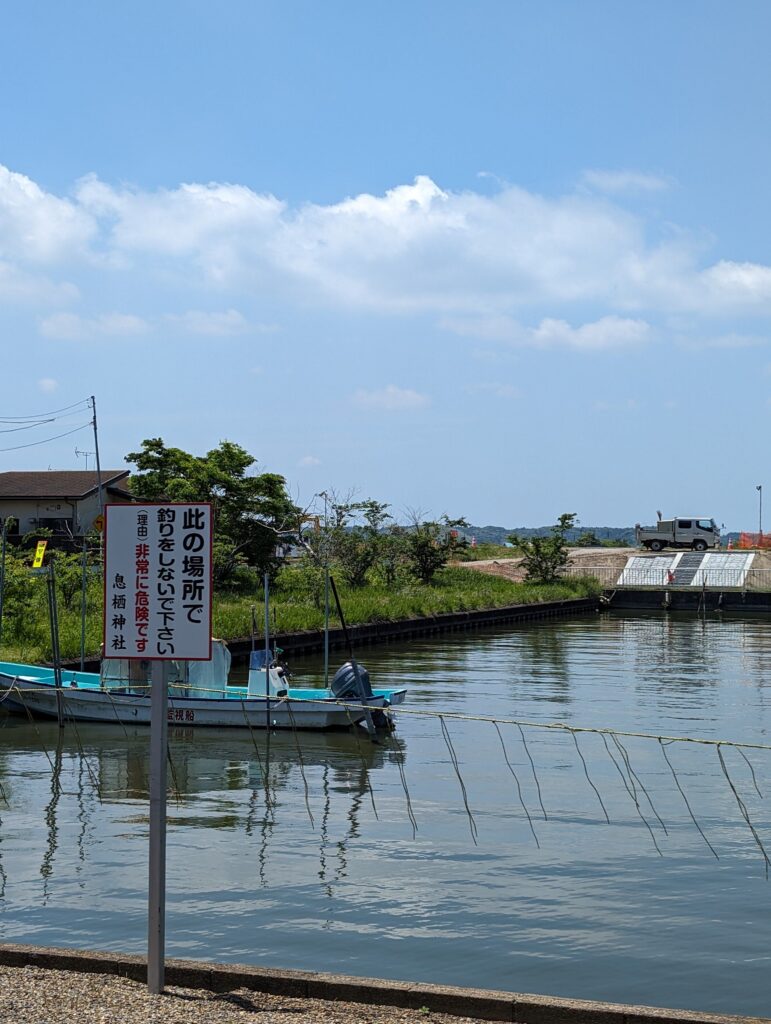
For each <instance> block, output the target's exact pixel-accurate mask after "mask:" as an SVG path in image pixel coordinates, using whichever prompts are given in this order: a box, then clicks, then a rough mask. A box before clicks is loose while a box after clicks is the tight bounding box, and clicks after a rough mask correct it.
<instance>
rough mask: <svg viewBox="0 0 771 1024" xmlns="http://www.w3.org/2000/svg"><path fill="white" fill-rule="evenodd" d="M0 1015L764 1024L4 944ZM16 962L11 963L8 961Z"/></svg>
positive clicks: (121, 1020) (451, 1023)
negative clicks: (149, 977) (152, 979)
mask: <svg viewBox="0 0 771 1024" xmlns="http://www.w3.org/2000/svg"><path fill="white" fill-rule="evenodd" d="M0 964H2V966H0V1019H2V1020H13V1021H17V1020H18V1021H22V1020H23V1021H24V1022H25V1024H135V1022H136V1024H140V1022H141V1024H144V1022H147V1021H149V1022H153V1024H154V1022H158V1024H161V1022H163V1024H197V1022H199V1021H200V1022H201V1024H241V1022H242V1021H244V1020H245V1019H247V1015H248V1014H255V1013H258V1014H260V1019H261V1020H262V1021H265V1022H266V1024H270V1022H276V1024H278V1022H279V1021H284V1020H285V1019H286V1015H287V1014H291V1015H292V1019H293V1020H295V1021H297V1024H354V1022H358V1024H362V1022H367V1024H397V1022H400V1024H418V1022H419V1021H426V1020H431V1021H434V1022H435V1024H462V1022H463V1021H466V1022H473V1021H480V1020H494V1021H517V1022H518V1024H573V1022H575V1024H743V1022H746V1024H759V1022H760V1021H761V1020H766V1018H759V1017H738V1016H730V1017H728V1016H721V1015H717V1014H710V1013H699V1012H697V1011H688V1010H667V1009H659V1008H657V1007H649V1006H629V1005H624V1004H619V1003H601V1002H590V1001H587V1000H580V999H559V998H554V997H550V996H539V995H530V994H522V993H515V992H505V991H498V990H486V989H470V988H460V987H455V986H445V985H424V984H415V983H404V982H392V981H382V980H380V979H377V978H356V977H351V976H348V975H339V974H338V975H336V974H318V973H315V972H305V971H281V970H271V969H266V968H260V967H250V966H247V965H233V966H223V965H220V964H211V963H207V962H202V961H198V962H196V961H180V960H171V961H168V962H167V967H166V978H167V988H166V991H165V992H164V994H163V995H159V996H152V995H150V994H149V993H148V992H147V988H146V986H145V984H144V979H145V974H146V965H145V961H144V959H143V958H142V957H138V956H126V955H121V954H111V953H91V952H82V953H81V952H78V951H75V950H66V949H45V948H37V947H34V946H4V947H0ZM7 964H12V965H14V966H5V965H7Z"/></svg>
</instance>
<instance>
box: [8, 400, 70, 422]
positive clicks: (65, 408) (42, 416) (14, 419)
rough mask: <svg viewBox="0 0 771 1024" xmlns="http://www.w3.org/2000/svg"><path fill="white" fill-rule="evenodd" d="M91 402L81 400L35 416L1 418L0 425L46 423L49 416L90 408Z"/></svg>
mask: <svg viewBox="0 0 771 1024" xmlns="http://www.w3.org/2000/svg"><path fill="white" fill-rule="evenodd" d="M88 404H89V400H88V399H87V398H81V400H80V401H79V402H73V404H72V405H65V406H62V408H61V409H50V410H49V411H48V412H41V413H38V414H37V415H35V416H0V423H25V422H27V421H29V420H40V421H45V419H46V417H47V416H58V415H59V413H62V412H69V411H70V410H72V409H77V408H79V407H80V406H82V405H85V406H88Z"/></svg>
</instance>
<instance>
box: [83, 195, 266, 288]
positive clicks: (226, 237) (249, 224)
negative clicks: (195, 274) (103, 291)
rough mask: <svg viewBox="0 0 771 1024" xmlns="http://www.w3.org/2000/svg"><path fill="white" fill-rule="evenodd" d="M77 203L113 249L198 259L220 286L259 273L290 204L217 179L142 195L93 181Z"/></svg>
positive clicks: (197, 262)
mask: <svg viewBox="0 0 771 1024" xmlns="http://www.w3.org/2000/svg"><path fill="white" fill-rule="evenodd" d="M77 198H78V201H79V203H80V204H81V206H82V207H83V209H84V210H86V211H87V212H88V214H89V215H90V216H93V217H95V218H98V219H100V221H101V222H102V224H103V227H104V229H105V232H106V235H107V240H108V246H109V247H110V248H112V249H114V250H117V251H118V252H123V253H152V254H154V255H158V256H166V257H171V258H175V259H178V260H179V259H182V258H185V257H191V258H192V259H193V260H194V262H195V263H196V264H197V265H198V266H199V267H200V268H201V269H202V270H203V271H204V273H205V275H206V276H207V277H209V278H210V279H211V280H213V281H216V282H226V281H227V280H229V279H231V278H233V277H234V276H237V275H239V274H240V273H241V272H254V271H255V270H256V269H257V268H258V267H259V265H260V264H261V263H263V262H264V260H265V257H264V245H265V242H266V241H267V240H269V239H270V238H271V237H273V236H274V235H275V234H276V232H278V231H279V230H280V228H281V215H282V213H283V212H284V209H285V204H284V203H282V202H281V201H280V200H278V199H276V198H275V196H271V195H258V194H257V193H255V192H252V191H251V189H249V188H246V187H245V186H243V185H228V184H218V183H216V182H212V183H210V184H208V185H198V184H189V185H180V186H179V188H177V189H160V190H159V191H157V192H142V191H141V190H139V189H127V188H123V189H114V188H112V187H111V186H109V185H107V184H105V183H103V182H101V181H99V179H98V178H96V177H94V176H90V177H87V178H84V179H83V180H82V181H81V182H80V184H79V187H78V190H77Z"/></svg>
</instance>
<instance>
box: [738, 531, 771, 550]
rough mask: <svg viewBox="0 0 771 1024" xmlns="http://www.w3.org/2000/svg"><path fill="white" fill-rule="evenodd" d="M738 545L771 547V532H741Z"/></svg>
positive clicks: (744, 546)
mask: <svg viewBox="0 0 771 1024" xmlns="http://www.w3.org/2000/svg"><path fill="white" fill-rule="evenodd" d="M738 547H740V548H745V549H746V548H769V549H771V533H740V534H739V544H738Z"/></svg>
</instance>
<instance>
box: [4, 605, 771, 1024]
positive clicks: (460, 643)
mask: <svg viewBox="0 0 771 1024" xmlns="http://www.w3.org/2000/svg"><path fill="white" fill-rule="evenodd" d="M770 647H771V637H770V636H769V628H768V625H767V624H766V623H765V622H763V621H757V620H756V621H740V620H727V621H720V620H719V619H713V620H708V621H706V622H701V621H698V620H695V619H693V618H678V617H676V616H670V617H667V618H663V617H655V616H654V617H647V618H646V617H615V616H612V615H605V616H598V617H596V618H593V617H587V618H580V619H575V620H573V621H570V622H556V623H543V624H534V625H527V626H522V627H518V628H516V629H509V630H506V631H491V632H484V633H475V634H467V635H462V636H455V637H452V638H449V639H447V638H445V639H441V640H427V641H423V642H416V643H412V644H410V645H409V646H405V647H401V646H399V647H397V646H390V647H383V648H375V649H371V650H367V651H366V652H364V656H363V661H364V663H365V664H366V666H367V668H368V669H369V670H370V673H371V674H372V677H373V680H375V681H376V682H377V684H378V685H389V686H390V685H402V684H404V685H407V686H408V687H409V698H408V704H407V705H406V706H405V709H406V710H407V709H419V710H421V711H432V712H436V713H437V714H438V713H439V712H447V713H450V712H453V713H460V714H464V715H468V716H474V715H484V716H493V717H497V718H500V719H517V720H524V721H526V722H530V723H549V722H561V723H565V724H566V725H569V726H573V727H579V726H586V727H596V726H600V727H613V728H615V729H619V730H624V731H627V732H650V733H653V734H655V735H657V736H658V735H662V734H665V735H669V736H694V737H704V738H713V739H726V740H737V741H739V740H740V741H745V742H755V743H761V744H762V743H771V737H769V727H771V688H770V687H769V679H768V675H767V672H766V667H767V664H768V656H769V648H770ZM293 667H294V669H295V678H296V679H298V681H299V679H300V677H302V678H303V679H309V678H311V677H313V676H316V677H318V674H319V671H320V664H319V661H318V659H304V660H302V661H298V662H296V663H295V665H294V666H293ZM444 723H445V726H446V730H447V734H446V735H445V734H444V733H443V730H442V722H441V721H440V719H439V718H438V717H437V716H436V715H430V716H423V715H421V716H410V715H409V714H407V713H403V714H401V715H400V716H399V718H398V729H397V732H396V734H395V737H394V740H393V743H386V744H384V745H380V746H372V745H371V744H370V743H369V742H368V741H367V740H366V738H365V737H363V736H362V738H361V739H360V740H359V739H358V738H356V737H352V736H348V735H334V736H314V735H310V734H308V735H302V736H301V737H299V751H298V744H297V742H296V741H295V738H294V737H293V736H291V735H283V734H281V735H276V734H274V735H273V737H272V738H271V742H270V751H269V752H268V751H267V750H266V743H265V736H264V735H260V734H257V733H256V734H255V735H254V737H252V736H250V735H249V733H248V732H245V731H244V732H242V731H240V730H238V731H232V732H220V731H217V732H215V731H205V730H201V731H195V732H194V731H192V730H184V729H174V730H170V739H171V750H172V762H173V766H174V771H173V779H172V782H173V785H174V788H175V790H176V794H177V795H176V797H175V796H172V797H171V799H170V802H169V835H168V900H169V904H168V918H167V951H168V954H169V955H174V956H185V957H195V958H201V959H212V960H219V961H231V962H245V963H258V964H263V965H268V966H275V967H293V968H302V969H312V970H325V971H340V972H345V973H350V974H358V975H367V976H377V977H384V978H398V979H409V980H419V981H431V982H439V983H442V982H445V983H453V984H461V985H474V986H483V987H492V988H502V989H509V990H516V991H525V992H540V993H549V994H554V995H565V996H575V997H583V998H591V999H609V1000H617V1001H623V1002H640V1003H648V1004H655V1005H662V1006H672V1007H692V1008H696V1009H701V1010H712V1011H723V1012H733V1013H750V1014H763V1015H765V1014H767V1013H768V1011H769V981H768V978H769V969H770V968H771V944H770V942H769V939H770V938H771V925H770V924H769V916H770V912H771V882H769V881H767V880H766V875H765V871H764V862H763V857H762V854H761V850H760V848H759V845H758V842H757V841H756V839H755V837H754V836H753V834H752V832H751V830H750V828H749V827H748V825H747V823H746V821H745V820H744V817H743V814H742V811H741V809H740V806H739V804H738V802H737V796H738V797H739V798H740V799H741V801H743V806H744V807H745V808H746V811H747V815H748V817H749V819H750V821H751V823H752V825H753V827H754V828H755V830H756V835H757V838H758V840H759V841H760V842H761V843H762V842H764V841H765V842H767V843H768V844H769V848H770V849H771V828H770V827H769V825H770V824H771V822H769V807H768V805H769V801H771V757H770V756H769V752H766V751H762V750H760V751H750V750H748V751H746V753H747V755H748V756H749V759H750V762H751V765H752V767H753V769H754V772H755V777H756V782H757V786H758V788H759V790H760V792H761V793H763V797H764V799H762V798H761V797H760V796H759V795H758V793H757V791H756V790H755V787H754V783H753V777H752V774H751V771H750V766H749V765H748V763H747V762H746V761H745V760H744V758H743V757H742V755H741V754H740V753H739V751H738V750H737V749H736V748H733V747H730V746H729V747H722V748H721V753H722V756H723V760H724V763H725V768H726V771H727V773H728V778H727V777H726V774H725V773H724V771H723V766H722V765H721V762H720V758H719V756H718V753H717V749H716V748H715V747H714V746H705V745H695V744H672V745H669V746H665V747H664V748H663V749H662V746H661V745H660V744H659V743H658V742H657V741H656V740H655V739H654V740H650V739H643V738H622V740H621V743H622V746H621V747H617V746H616V745H615V744H614V743H613V741H612V740H608V741H607V742H608V746H607V748H606V745H605V742H604V741H603V739H602V737H601V736H598V735H595V734H591V733H588V734H587V733H571V732H569V731H565V730H562V731H554V730H544V729H539V728H535V727H533V726H526V727H525V728H524V730H523V732H522V733H520V731H519V728H518V727H517V726H516V725H512V724H502V725H500V727H499V729H500V735H499V733H498V731H497V730H496V728H495V726H494V725H492V724H491V723H489V722H476V721H468V720H458V719H454V718H452V717H448V718H446V719H445V720H444ZM523 738H524V742H523ZM255 740H256V743H257V749H255V745H254V741H255ZM502 744H503V745H504V746H505V752H506V756H505V757H504V752H503V748H502ZM147 745H148V733H147V732H146V731H142V730H139V731H129V732H128V734H126V733H124V731H123V729H122V728H121V727H120V726H117V725H116V726H88V725H85V724H80V725H79V726H78V727H77V729H75V728H73V727H72V726H68V727H67V729H66V730H65V732H64V736H63V738H61V740H60V737H59V734H58V729H57V728H56V726H55V725H54V724H49V723H39V724H37V725H36V726H32V725H31V724H30V723H28V722H27V721H25V720H22V719H20V718H13V717H7V716H6V717H0V778H1V779H2V785H3V789H4V792H5V797H6V799H7V806H6V805H5V804H3V803H2V801H0V819H2V824H1V825H0V889H1V890H2V897H1V902H0V937H2V940H4V941H8V942H29V943H38V944H50V945H63V946H75V947H80V948H97V949H113V950H121V951H127V952H143V951H144V949H145V927H146V858H147V829H148V817H147V810H148V808H147V782H148V780H147V760H146V758H147ZM258 753H259V757H258ZM665 753H666V756H667V757H668V758H669V762H670V763H671V767H670V764H668V763H667V760H666V759H665V756H664V755H665ZM626 757H628V765H629V767H627V762H626V760H625V758H626ZM506 758H507V759H508V764H507V760H506ZM531 759H532V764H531ZM454 762H456V763H457V771H456V767H455V765H454ZM533 768H535V772H534V771H533ZM54 769H55V771H54ZM400 769H401V771H400ZM266 773H267V777H268V782H267V789H268V794H269V796H268V799H267V804H268V806H267V807H266ZM458 775H460V779H459V777H458ZM57 779H58V785H57V781H56V780H57ZM729 780H730V783H732V784H733V786H734V787H735V789H736V794H735V793H734V791H733V790H732V788H731V784H730V783H729ZM461 781H462V785H461ZM678 784H679V785H678ZM518 785H519V787H520V790H521V796H522V802H521V801H520V799H519V795H518V788H517V786H518ZM306 787H307V796H306ZM405 787H406V790H407V792H408V793H409V798H410V804H411V809H412V814H413V816H414V819H415V822H416V825H417V832H416V833H415V834H414V835H413V828H412V825H411V822H410V818H409V813H408V806H407V798H406V795H405ZM681 789H682V792H681ZM539 790H540V796H539ZM464 799H465V801H466V802H467V804H468V811H467V810H466V807H465V805H464ZM686 799H687V801H688V803H687V804H686ZM523 803H524V806H525V808H526V809H527V813H526V812H525V810H524V809H523ZM541 803H542V804H543V808H542V806H541ZM544 812H545V816H544ZM606 812H607V817H608V818H609V819H610V823H608V822H607V821H606ZM528 814H529V816H530V821H531V822H532V828H531V824H530V822H529V820H528ZM691 814H693V818H695V819H696V821H697V822H698V825H699V826H700V828H701V830H702V832H700V831H699V830H698V829H697V827H696V825H695V824H694V820H693V818H692V817H691ZM311 818H312V821H311ZM659 819H660V821H659ZM661 823H663V826H664V827H665V828H666V831H664V827H662V824H661ZM534 832H535V836H536V837H537V842H536V839H535V838H534V835H533V833H534ZM702 833H703V835H702ZM475 840H476V841H475ZM707 842H709V843H710V844H711V846H712V847H713V848H714V851H715V853H716V854H717V857H718V858H719V859H716V857H715V856H714V855H713V853H712V852H711V850H710V847H709V846H708V845H707ZM657 848H658V850H660V854H659V852H657Z"/></svg>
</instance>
